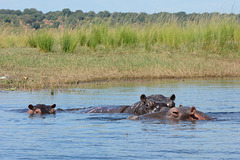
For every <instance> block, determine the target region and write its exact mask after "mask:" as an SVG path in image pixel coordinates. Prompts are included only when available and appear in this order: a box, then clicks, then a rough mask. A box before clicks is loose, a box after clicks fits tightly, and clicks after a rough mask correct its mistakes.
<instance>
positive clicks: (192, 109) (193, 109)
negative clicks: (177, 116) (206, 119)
mask: <svg viewBox="0 0 240 160" xmlns="http://www.w3.org/2000/svg"><path fill="white" fill-rule="evenodd" d="M195 113H196V108H195V107H194V106H192V108H191V109H190V114H195Z"/></svg>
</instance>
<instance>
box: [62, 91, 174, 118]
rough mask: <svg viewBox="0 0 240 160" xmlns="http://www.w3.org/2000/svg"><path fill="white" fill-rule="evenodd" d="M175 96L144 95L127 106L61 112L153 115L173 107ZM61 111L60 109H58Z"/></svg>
mask: <svg viewBox="0 0 240 160" xmlns="http://www.w3.org/2000/svg"><path fill="white" fill-rule="evenodd" d="M175 98H176V97H175V95H174V94H173V95H171V97H165V96H163V95H161V94H158V95H151V96H148V97H146V95H145V94H142V95H141V96H140V100H141V101H139V102H137V103H135V104H133V105H131V106H128V105H123V106H104V107H90V108H85V109H82V108H76V109H66V110H62V111H76V110H78V111H79V112H80V113H130V114H135V115H143V114H147V113H154V112H158V111H160V110H161V108H162V107H169V108H171V107H174V106H175V103H174V100H175ZM59 110H61V109H59Z"/></svg>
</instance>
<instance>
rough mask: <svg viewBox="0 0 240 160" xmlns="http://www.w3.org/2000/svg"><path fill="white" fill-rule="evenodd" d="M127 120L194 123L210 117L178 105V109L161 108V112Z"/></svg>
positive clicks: (194, 109) (131, 117) (130, 117)
mask: <svg viewBox="0 0 240 160" xmlns="http://www.w3.org/2000/svg"><path fill="white" fill-rule="evenodd" d="M127 119H132V120H136V119H158V120H169V121H195V120H211V117H209V116H208V115H206V114H205V113H203V112H201V111H198V110H196V108H195V107H183V106H182V105H180V106H179V107H178V108H177V107H173V108H167V107H165V108H162V111H159V112H155V113H150V114H145V115H142V116H129V117H128V118H127Z"/></svg>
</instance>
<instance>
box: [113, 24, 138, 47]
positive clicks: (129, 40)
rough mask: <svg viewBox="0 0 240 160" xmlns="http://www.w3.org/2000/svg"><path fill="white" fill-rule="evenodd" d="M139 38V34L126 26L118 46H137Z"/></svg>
mask: <svg viewBox="0 0 240 160" xmlns="http://www.w3.org/2000/svg"><path fill="white" fill-rule="evenodd" d="M137 40H138V37H137V32H136V30H134V29H133V28H130V27H126V26H124V27H123V28H122V29H121V31H120V38H119V41H118V45H119V46H121V45H123V46H135V45H136V43H137Z"/></svg>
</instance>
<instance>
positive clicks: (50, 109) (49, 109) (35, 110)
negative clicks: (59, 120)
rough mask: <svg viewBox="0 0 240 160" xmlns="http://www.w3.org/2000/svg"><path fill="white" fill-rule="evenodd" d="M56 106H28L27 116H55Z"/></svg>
mask: <svg viewBox="0 0 240 160" xmlns="http://www.w3.org/2000/svg"><path fill="white" fill-rule="evenodd" d="M55 107H56V104H53V105H45V104H37V105H35V106H34V105H32V104H30V105H28V108H29V110H28V112H27V113H28V114H30V115H34V114H38V115H42V114H55V109H54V108H55Z"/></svg>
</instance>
